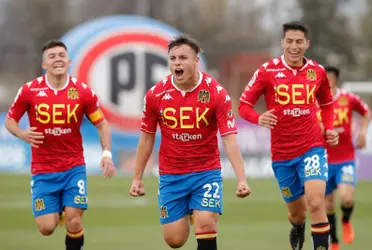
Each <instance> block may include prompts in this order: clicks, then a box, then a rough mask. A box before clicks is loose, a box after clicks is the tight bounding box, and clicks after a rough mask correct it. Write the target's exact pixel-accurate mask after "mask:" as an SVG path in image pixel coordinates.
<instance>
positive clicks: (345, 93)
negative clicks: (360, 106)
mask: <svg viewBox="0 0 372 250" xmlns="http://www.w3.org/2000/svg"><path fill="white" fill-rule="evenodd" d="M339 95H340V96H339V98H341V97H344V98H347V99H349V100H352V99H357V100H359V99H360V97H359V96H358V95H357V94H354V93H352V92H350V91H348V90H345V89H340V91H339Z"/></svg>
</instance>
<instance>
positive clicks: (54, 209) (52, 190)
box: [6, 40, 115, 250]
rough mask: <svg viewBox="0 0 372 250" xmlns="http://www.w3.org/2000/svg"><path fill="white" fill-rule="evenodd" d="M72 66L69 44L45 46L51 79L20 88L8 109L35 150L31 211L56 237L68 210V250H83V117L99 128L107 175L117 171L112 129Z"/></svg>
mask: <svg viewBox="0 0 372 250" xmlns="http://www.w3.org/2000/svg"><path fill="white" fill-rule="evenodd" d="M69 65H70V59H69V57H68V54H67V48H66V45H65V44H64V43H62V42H60V41H55V40H52V41H48V42H47V43H45V44H44V46H43V48H42V67H43V69H44V70H45V71H46V74H45V75H43V76H41V77H38V78H36V79H35V80H33V81H31V82H28V83H26V84H25V85H23V86H22V87H21V88H20V89H19V91H18V94H17V96H16V98H15V100H14V103H13V104H12V106H11V107H10V109H9V112H8V116H7V119H6V127H7V129H8V130H9V132H11V133H12V134H13V135H15V136H17V137H19V138H20V139H22V140H24V141H25V142H27V143H29V144H30V145H31V146H32V163H31V174H32V181H31V192H32V208H33V213H34V216H35V221H36V224H37V226H38V228H39V230H40V233H41V234H42V235H51V234H52V233H53V232H54V230H55V228H56V227H57V225H58V223H59V219H60V214H61V211H64V214H65V221H66V230H67V234H66V239H65V244H66V250H80V249H83V245H84V231H83V227H82V216H83V212H84V210H86V209H87V208H88V187H87V175H86V168H85V161H84V156H83V146H82V137H81V134H80V126H81V122H82V120H83V118H84V115H86V116H87V117H88V119H89V120H90V122H91V123H93V124H94V125H95V126H96V127H97V129H98V134H99V137H100V140H101V144H102V149H103V152H102V160H101V170H102V171H104V176H105V177H112V176H114V175H115V167H114V165H113V162H112V159H111V158H112V155H111V151H110V150H111V134H110V128H109V125H108V123H107V122H106V121H105V119H104V116H103V114H102V113H101V110H100V108H99V106H98V98H97V95H96V94H95V93H94V92H93V90H92V89H90V88H89V87H88V86H87V85H85V84H84V83H82V82H80V81H79V80H77V79H76V78H74V77H71V76H70V75H68V74H67V70H68V67H69ZM25 112H27V114H28V119H29V122H30V128H28V129H26V130H22V129H21V128H20V127H19V126H18V122H19V120H20V119H21V118H22V116H23V115H24V113H25Z"/></svg>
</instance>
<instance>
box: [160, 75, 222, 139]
mask: <svg viewBox="0 0 372 250" xmlns="http://www.w3.org/2000/svg"><path fill="white" fill-rule="evenodd" d="M158 95H159V96H158V105H157V106H158V108H157V114H158V122H159V126H160V128H161V131H162V136H163V137H166V138H167V139H169V140H171V141H178V142H189V143H192V142H194V143H195V144H200V143H203V141H206V140H209V139H210V138H208V137H209V136H210V134H211V133H210V132H211V131H215V132H216V133H217V126H216V122H215V121H216V117H215V107H214V102H213V98H214V96H213V92H212V91H211V89H210V86H208V84H207V83H205V81H202V82H201V83H200V84H199V85H198V86H197V87H196V88H195V89H194V90H192V91H190V92H184V91H180V90H178V89H177V88H175V86H174V85H173V84H171V83H167V84H166V87H165V88H164V89H163V91H162V92H160V93H159V94H158ZM216 133H215V134H214V136H216Z"/></svg>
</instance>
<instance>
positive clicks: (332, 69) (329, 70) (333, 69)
mask: <svg viewBox="0 0 372 250" xmlns="http://www.w3.org/2000/svg"><path fill="white" fill-rule="evenodd" d="M324 69H325V71H326V72H327V73H333V74H334V75H335V76H336V78H337V79H338V78H339V76H340V69H339V68H337V67H335V66H326V67H324Z"/></svg>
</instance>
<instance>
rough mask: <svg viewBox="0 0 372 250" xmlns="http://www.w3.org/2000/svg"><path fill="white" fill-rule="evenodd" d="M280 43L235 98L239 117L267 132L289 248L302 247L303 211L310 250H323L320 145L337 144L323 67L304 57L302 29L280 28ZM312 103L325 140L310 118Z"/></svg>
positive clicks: (325, 227) (323, 156)
mask: <svg viewBox="0 0 372 250" xmlns="http://www.w3.org/2000/svg"><path fill="white" fill-rule="evenodd" d="M281 44H282V47H283V49H284V54H283V55H282V56H280V57H278V58H275V59H273V60H271V61H269V62H267V63H265V64H263V65H262V66H261V67H260V68H259V69H258V70H257V71H256V72H255V74H254V76H253V78H252V79H251V81H250V82H249V83H248V86H247V87H246V89H245V91H244V93H243V94H242V96H241V99H240V106H239V114H240V116H241V117H243V118H244V119H246V120H247V121H249V122H251V123H256V124H259V125H261V126H264V127H267V128H270V129H271V151H272V161H273V163H272V167H273V170H274V174H275V177H276V179H277V181H278V183H279V186H280V189H281V193H282V196H283V198H284V200H285V202H286V203H287V206H288V211H289V216H288V217H289V221H290V222H291V223H292V225H293V227H292V229H291V231H290V244H291V246H292V249H295V250H300V249H302V247H303V243H304V238H305V235H304V232H305V220H306V208H308V209H309V212H310V216H311V221H312V225H311V234H312V239H313V246H314V249H328V247H329V243H328V239H329V223H328V219H327V214H326V211H325V207H324V196H325V189H326V182H327V179H328V163H327V153H326V149H325V144H326V143H328V144H330V145H336V144H337V143H338V134H337V132H335V131H334V130H333V104H332V103H333V100H332V94H331V90H330V86H329V82H328V79H327V75H326V72H325V70H324V68H323V67H322V66H320V65H319V64H318V63H316V62H314V61H312V60H310V59H308V58H305V57H304V54H305V51H306V50H307V49H308V47H309V39H308V29H307V28H306V26H305V25H303V24H302V23H300V22H290V23H286V24H284V25H283V38H282V41H281ZM261 95H264V96H265V101H266V106H267V111H266V112H265V113H263V114H262V115H260V114H258V113H257V112H256V111H255V110H254V105H255V104H256V102H257V100H258V98H259V97H260V96H261ZM317 102H318V103H319V105H320V108H321V116H322V120H323V123H324V127H325V135H323V133H322V130H321V128H320V126H319V120H318V119H317V116H316V112H317ZM324 137H325V138H324ZM304 194H306V196H304Z"/></svg>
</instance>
